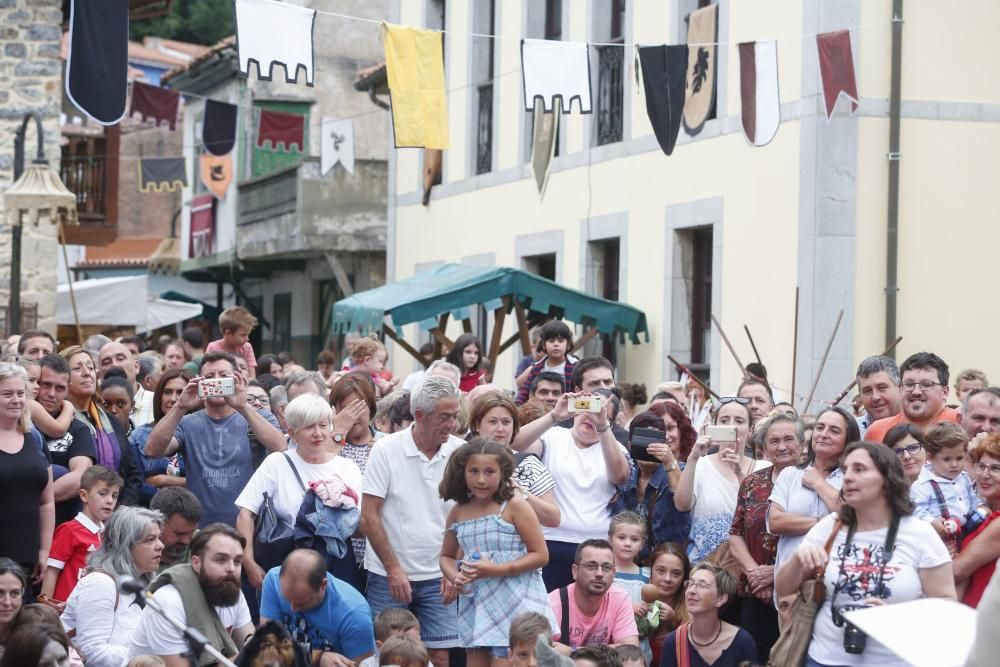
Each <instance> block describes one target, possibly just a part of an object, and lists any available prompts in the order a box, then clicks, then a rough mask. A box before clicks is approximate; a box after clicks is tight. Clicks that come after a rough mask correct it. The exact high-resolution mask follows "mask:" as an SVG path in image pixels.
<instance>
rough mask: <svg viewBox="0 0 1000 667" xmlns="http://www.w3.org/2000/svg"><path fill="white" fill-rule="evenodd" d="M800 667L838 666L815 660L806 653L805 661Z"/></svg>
mask: <svg viewBox="0 0 1000 667" xmlns="http://www.w3.org/2000/svg"><path fill="white" fill-rule="evenodd" d="M802 667H838V665H824V664H823V663H821V662H816V661H815V660H813V659H812V658H810V657H809V655H808V654H806V662H805V664H804V665H803V666H802Z"/></svg>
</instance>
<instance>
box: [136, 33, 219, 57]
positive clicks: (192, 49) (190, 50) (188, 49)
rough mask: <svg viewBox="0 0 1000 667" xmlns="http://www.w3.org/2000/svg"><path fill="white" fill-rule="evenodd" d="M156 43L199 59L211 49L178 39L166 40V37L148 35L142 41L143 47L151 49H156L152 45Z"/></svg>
mask: <svg viewBox="0 0 1000 667" xmlns="http://www.w3.org/2000/svg"><path fill="white" fill-rule="evenodd" d="M156 42H159V43H160V45H161V46H163V47H164V48H167V49H171V50H173V51H180V52H181V53H186V54H188V55H189V56H191V57H192V58H197V57H199V56H203V55H205V53H206V52H207V51H208V50H209V48H210V47H208V46H204V45H202V44H192V43H190V42H181V41H178V40H176V39H166V38H164V37H150V36H148V35H147V36H146V37H143V39H142V43H143V45H145V46H146V47H147V48H150V49H152V48H154V47H153V46H152V45H151V43H152V44H155V43H156Z"/></svg>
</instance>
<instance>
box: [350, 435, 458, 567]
mask: <svg viewBox="0 0 1000 667" xmlns="http://www.w3.org/2000/svg"><path fill="white" fill-rule="evenodd" d="M463 444H465V442H464V441H463V440H462V439H460V438H457V437H455V436H453V435H451V436H448V441H447V442H445V443H444V444H443V445H441V447H440V448H439V449H438V451H437V453H436V454H434V456H433V458H431V459H428V458H427V457H426V456H424V455H423V453H421V451H420V450H419V449H417V443H416V442H414V441H413V426H412V425H410V427H409V428H407V429H404V430H402V431H397V432H396V433H393V434H391V435H387V436H385V437H384V438H382V439H381V440H379V441H378V443H377V444H376V445H374V446H373V447H372V453H371V456H369V458H368V466H367V467H366V468H365V476H364V480H363V481H362V483H361V492H362V493H365V494H368V495H371V496H377V497H379V498H383V499H384V502H383V504H382V511H381V513H380V516H381V519H382V528H383V529H384V530H385V535H386V537H387V538H388V539H389V545H390V546H391V547H392V549H393V551H394V552H395V554H396V558H397V559H398V560H399V564H400V566H401V567H402V568H403V571H404V572H406V576H407V577H408V578H409V579H410V581H427V580H429V579H439V578H440V577H441V567H440V565H438V557H439V556H440V555H441V545H442V543H443V542H444V528H445V520H446V519H447V518H448V512H449V511H450V510H451V508H452V505H454V503H453V502H445V501H443V500H441V496H440V495H438V485H439V484H440V483H441V478H442V477H443V476H444V469H445V466H446V465H448V459H449V458H450V457H451V454H452V452H454V451H455V450H456V449H458V448H459V447H460V446H462V445H463ZM365 569H367V570H368V571H369V572H374V573H375V574H380V575H382V576H383V577H384V576H386V574H387V573H386V570H385V565H383V564H382V561H381V559H380V558H379V557H378V554H376V553H375V549H373V548H372V545H371V542H369V543H368V547H367V548H366V549H365Z"/></svg>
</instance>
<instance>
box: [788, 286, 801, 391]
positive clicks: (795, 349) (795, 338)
mask: <svg viewBox="0 0 1000 667" xmlns="http://www.w3.org/2000/svg"><path fill="white" fill-rule="evenodd" d="M798 360H799V288H798V286H796V287H795V319H794V320H793V321H792V395H791V396H789V397H788V400H789V401H790V402H791V403H792V404H793V405H794V403H795V364H796V362H797V361H798Z"/></svg>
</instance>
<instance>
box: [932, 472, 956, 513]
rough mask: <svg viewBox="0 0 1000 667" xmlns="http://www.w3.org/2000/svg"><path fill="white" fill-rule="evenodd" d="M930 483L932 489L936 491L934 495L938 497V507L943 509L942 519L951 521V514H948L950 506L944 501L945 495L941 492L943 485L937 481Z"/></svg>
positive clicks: (933, 480)
mask: <svg viewBox="0 0 1000 667" xmlns="http://www.w3.org/2000/svg"><path fill="white" fill-rule="evenodd" d="M928 481H929V482H930V483H931V488H932V489H934V495H935V496H936V497H937V503H938V507H939V508H940V509H941V518H942V519H950V518H951V514H949V513H948V504H947V503H945V501H944V493H942V491H941V485H940V484H938V483H937V480H935V479H931V480H928Z"/></svg>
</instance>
